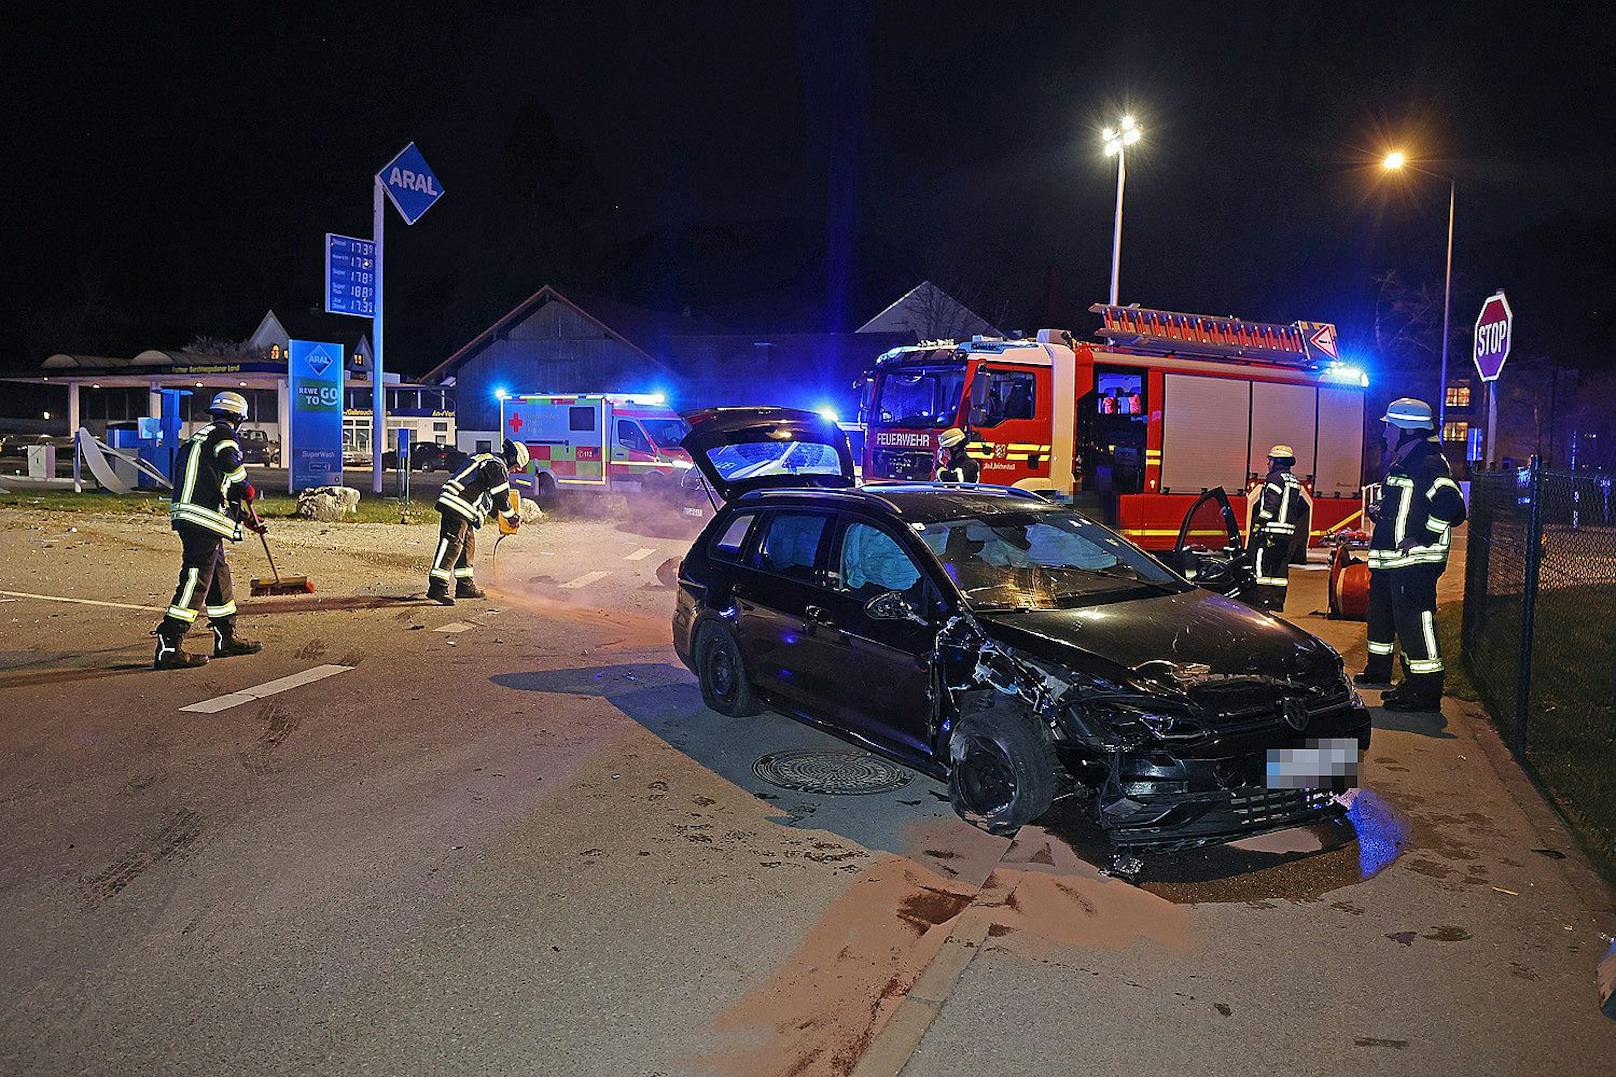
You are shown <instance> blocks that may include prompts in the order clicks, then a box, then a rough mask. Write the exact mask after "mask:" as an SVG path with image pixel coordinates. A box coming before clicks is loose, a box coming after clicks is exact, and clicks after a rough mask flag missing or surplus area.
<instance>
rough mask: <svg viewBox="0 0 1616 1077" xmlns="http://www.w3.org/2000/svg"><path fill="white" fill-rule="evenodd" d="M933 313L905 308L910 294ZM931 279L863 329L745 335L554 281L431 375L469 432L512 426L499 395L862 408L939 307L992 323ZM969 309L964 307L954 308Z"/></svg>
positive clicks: (493, 434) (479, 434) (480, 434)
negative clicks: (449, 388)
mask: <svg viewBox="0 0 1616 1077" xmlns="http://www.w3.org/2000/svg"><path fill="white" fill-rule="evenodd" d="M911 297H916V298H915V299H913V300H912V302H915V303H920V302H924V303H925V304H926V305H927V306H926V308H925V310H924V311H918V312H915V313H911V314H909V315H907V316H906V315H905V314H904V312H903V304H904V302H905V300H910V299H911ZM944 300H947V303H953V301H952V300H948V299H947V297H946V295H944V294H943V293H941V292H940V291H939V290H937V289H935V288H933V287H932V286H930V285H929V284H928V285H923V286H922V287H920V288H917V289H915V290H913V291H911V292H910V293H909V294H908V295H906V296H905V297H903V298H902V299H900V300H899V301H898V302H897V303H894V304H893V305H892V306H890V307H888V308H887V309H886V310H885V311H882V312H881V313H880V314H879V315H877V316H876V318H875V319H873V320H872V322H871V323H870V324H869V325H866V326H865V327H864V328H863V329H861V330H859V331H858V332H855V333H823V332H813V331H811V330H810V331H800V330H794V331H788V332H781V333H772V332H771V333H740V332H736V331H734V330H733V329H730V328H728V327H726V326H724V325H721V324H719V323H716V322H714V321H712V320H711V319H709V318H706V317H703V316H701V315H699V314H696V313H694V312H691V311H688V310H686V311H683V312H678V313H673V312H666V311H654V310H649V309H646V308H644V307H637V306H634V305H632V304H628V303H624V302H622V301H620V300H616V299H612V298H609V297H606V296H595V295H588V294H586V293H581V292H576V291H573V290H570V289H569V290H568V291H567V292H566V293H563V292H561V291H560V290H558V289H557V288H555V287H553V286H551V285H545V286H544V287H543V288H540V289H539V290H538V291H537V292H534V293H533V294H532V295H531V296H529V297H528V298H526V299H524V300H523V301H522V302H520V303H518V304H517V305H516V306H515V307H513V308H511V310H510V311H508V312H507V313H506V314H505V315H504V316H503V317H501V318H500V319H499V320H498V321H496V322H494V324H492V325H490V326H489V327H488V328H487V329H485V330H483V331H482V332H481V333H479V334H478V335H477V336H475V337H473V338H472V339H471V340H469V341H467V342H466V344H465V345H464V346H462V347H460V348H459V349H457V350H456V351H455V352H454V354H452V355H450V356H449V357H448V358H446V359H445V360H444V361H443V362H441V363H439V364H438V365H437V366H436V367H434V368H433V369H432V370H430V371H428V372H427V373H426V374H425V375H424V376H423V377H422V379H421V380H422V381H423V382H425V383H428V384H431V383H438V384H453V385H454V386H455V389H456V392H455V400H456V427H457V441H458V444H459V445H460V447H461V448H463V449H467V450H468V451H469V450H471V449H474V448H475V447H476V446H477V444H478V443H479V442H485V443H491V442H493V441H494V440H495V439H496V438H497V437H499V436H501V435H500V434H499V431H498V427H499V398H498V393H499V392H500V391H504V392H506V393H511V394H516V393H662V394H664V395H665V396H666V397H667V398H668V402H669V404H670V405H671V406H672V407H673V408H674V409H675V410H677V411H681V412H686V411H692V410H695V409H697V408H704V407H714V406H720V405H739V404H758V403H769V404H782V405H787V406H796V407H806V408H816V409H817V408H822V407H829V408H832V409H834V410H836V411H838V412H839V413H841V414H843V415H845V416H847V417H848V418H851V417H852V415H853V413H854V410H855V403H856V391H855V389H854V387H853V386H854V381H855V380H856V379H857V378H858V376H859V375H860V373H862V372H863V371H864V370H865V369H866V367H868V366H869V365H870V364H871V363H872V362H873V360H874V359H875V357H876V356H877V355H879V354H881V353H882V352H884V351H886V350H887V349H888V348H892V347H895V346H897V345H899V344H909V343H913V342H914V341H915V340H916V339H918V336H919V335H920V334H917V331H916V330H915V328H914V325H915V324H917V322H918V321H919V320H922V318H923V317H930V316H931V315H933V314H935V311H936V310H937V309H946V310H947V312H948V316H949V317H950V318H951V319H953V320H954V321H956V322H958V323H959V324H961V325H964V326H968V327H971V328H973V329H974V328H976V327H978V326H982V327H986V326H987V323H986V322H985V321H983V320H982V319H981V318H979V317H977V316H976V315H975V314H972V313H971V312H970V311H969V310H966V309H965V308H963V307H959V305H958V304H953V306H947V305H946V304H945V303H944V302H943V301H944ZM956 307H957V308H958V309H957V310H956V309H954V308H956Z"/></svg>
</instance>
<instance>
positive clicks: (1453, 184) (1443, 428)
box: [1436, 176, 1492, 456]
mask: <svg viewBox="0 0 1616 1077" xmlns="http://www.w3.org/2000/svg"><path fill="white" fill-rule="evenodd" d="M1458 188H1459V184H1458V182H1457V181H1456V180H1454V179H1453V178H1452V177H1451V176H1450V177H1449V178H1448V268H1447V271H1446V272H1445V273H1444V274H1443V278H1442V373H1441V378H1442V381H1441V384H1439V385H1438V386H1437V394H1436V428H1437V438H1438V440H1439V441H1442V440H1445V439H1446V438H1447V436H1448V425H1447V421H1448V312H1449V311H1450V310H1451V309H1452V307H1453V202H1454V196H1455V195H1456V194H1457V192H1458ZM1488 395H1489V397H1490V396H1491V394H1490V393H1489V394H1488ZM1487 453H1488V455H1489V456H1490V455H1492V432H1491V430H1490V429H1489V431H1488V433H1487Z"/></svg>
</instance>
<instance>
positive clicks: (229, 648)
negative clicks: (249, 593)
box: [211, 617, 264, 658]
mask: <svg viewBox="0 0 1616 1077" xmlns="http://www.w3.org/2000/svg"><path fill="white" fill-rule="evenodd" d="M211 627H212V628H213V657H215V658H234V657H235V656H237V655H242V654H257V653H258V652H259V651H261V650H263V649H264V645H263V644H262V643H259V642H257V641H256V640H250V639H242V638H241V637H239V636H237V635H236V619H235V618H234V617H227V618H225V619H224V620H222V621H214V622H213V624H212V626H211Z"/></svg>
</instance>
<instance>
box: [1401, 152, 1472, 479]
mask: <svg viewBox="0 0 1616 1077" xmlns="http://www.w3.org/2000/svg"><path fill="white" fill-rule="evenodd" d="M1380 167H1381V168H1383V169H1385V170H1386V171H1387V172H1401V171H1402V170H1404V169H1407V170H1408V171H1410V172H1418V173H1419V174H1420V175H1422V176H1431V177H1432V178H1434V179H1445V180H1447V181H1448V265H1447V269H1446V270H1445V271H1444V273H1443V278H1442V371H1441V375H1440V377H1441V380H1440V382H1439V383H1438V385H1437V394H1436V429H1437V438H1438V440H1441V439H1445V438H1446V437H1447V433H1448V424H1447V418H1448V311H1449V309H1450V308H1451V307H1452V305H1453V203H1454V195H1455V194H1456V193H1457V190H1458V184H1457V183H1456V182H1455V181H1454V178H1453V177H1452V176H1444V175H1441V174H1440V173H1436V172H1430V171H1427V170H1426V169H1423V168H1420V167H1418V166H1416V165H1411V164H1409V163H1408V154H1406V153H1404V152H1403V151H1402V150H1393V151H1391V152H1390V153H1388V154H1387V155H1386V159H1385V160H1383V161H1381V162H1380ZM1492 450H1493V447H1492V446H1491V445H1489V446H1487V452H1488V454H1489V455H1491V453H1492Z"/></svg>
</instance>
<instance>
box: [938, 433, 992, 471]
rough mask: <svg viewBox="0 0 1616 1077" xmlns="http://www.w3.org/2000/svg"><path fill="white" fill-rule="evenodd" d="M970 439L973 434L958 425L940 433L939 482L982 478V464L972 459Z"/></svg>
mask: <svg viewBox="0 0 1616 1077" xmlns="http://www.w3.org/2000/svg"><path fill="white" fill-rule="evenodd" d="M970 441H971V436H970V435H969V434H968V433H966V432H965V431H964V430H961V429H960V428H959V427H957V426H951V427H949V428H948V429H947V430H944V431H943V432H942V433H941V434H940V435H938V437H937V481H938V482H977V481H979V480H980V479H981V478H982V465H981V464H979V463H977V462H976V461H975V460H974V459H972V458H971V454H970V452H969V451H968V446H969V445H970Z"/></svg>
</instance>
